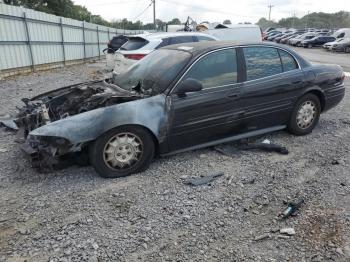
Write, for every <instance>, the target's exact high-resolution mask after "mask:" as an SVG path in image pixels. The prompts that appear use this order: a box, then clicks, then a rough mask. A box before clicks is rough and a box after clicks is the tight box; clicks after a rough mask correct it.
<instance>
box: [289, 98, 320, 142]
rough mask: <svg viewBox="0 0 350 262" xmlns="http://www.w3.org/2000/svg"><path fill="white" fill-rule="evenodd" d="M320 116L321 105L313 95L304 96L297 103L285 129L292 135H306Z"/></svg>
mask: <svg viewBox="0 0 350 262" xmlns="http://www.w3.org/2000/svg"><path fill="white" fill-rule="evenodd" d="M320 114H321V103H320V100H319V99H318V97H317V96H316V95H314V94H306V95H304V96H303V97H301V98H300V99H299V100H298V101H297V103H296V105H295V107H294V109H293V112H292V115H291V118H290V120H289V124H288V127H287V129H288V131H289V132H290V133H292V134H294V135H298V136H302V135H307V134H309V133H311V132H312V130H313V129H314V127H315V126H316V125H317V123H318V120H319V118H320Z"/></svg>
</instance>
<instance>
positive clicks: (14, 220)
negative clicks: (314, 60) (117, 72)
mask: <svg viewBox="0 0 350 262" xmlns="http://www.w3.org/2000/svg"><path fill="white" fill-rule="evenodd" d="M95 70H96V67H94V66H93V65H89V66H88V67H86V66H83V65H81V66H74V67H69V68H66V69H58V70H54V71H52V72H42V73H36V74H32V75H28V76H19V77H15V78H11V79H8V80H4V81H1V82H0V86H1V88H0V114H3V115H5V114H7V113H14V112H15V111H16V109H15V106H18V105H20V104H21V102H20V98H21V97H28V96H29V97H30V96H33V95H35V94H38V93H41V92H43V91H46V90H50V89H54V88H57V87H60V86H63V85H67V84H73V83H78V82H80V81H82V80H86V79H92V78H96V77H99V76H100V75H98V74H96V73H94V71H95ZM346 84H347V86H348V87H349V86H350V81H349V79H347V82H346ZM349 90H350V89H349V88H348V89H347V97H346V98H345V100H344V101H343V102H342V103H341V104H340V105H339V106H338V107H336V108H335V109H333V110H331V111H329V112H327V113H325V114H323V115H322V116H321V120H320V123H319V125H318V126H317V128H316V129H315V130H314V132H313V133H312V134H310V135H308V136H304V137H295V136H292V135H289V134H288V133H286V132H277V133H274V134H271V135H267V136H264V137H259V138H256V140H257V141H261V140H262V139H265V138H268V139H270V140H271V141H272V142H274V143H277V144H280V145H283V146H286V147H287V148H288V150H289V151H290V153H289V154H288V155H279V154H277V153H266V152H261V151H241V152H239V153H236V154H234V155H233V156H232V157H229V156H224V155H222V154H220V153H218V152H216V151H214V150H213V149H204V150H198V151H194V152H188V153H184V154H179V155H176V156H172V157H167V158H161V159H157V160H156V161H155V162H154V163H153V164H152V165H151V167H150V169H149V170H147V171H146V172H144V173H142V174H137V175H133V176H130V177H127V178H121V179H114V180H106V179H102V178H100V177H99V176H98V175H97V174H96V173H95V172H94V170H93V169H92V168H91V167H83V168H82V167H70V168H68V169H65V170H61V171H56V172H53V173H48V174H41V173H38V172H36V171H35V170H33V169H31V168H30V166H29V162H28V161H27V160H26V159H25V158H24V155H23V154H22V153H21V152H20V150H19V147H18V144H17V143H16V142H15V138H16V136H15V134H14V133H11V132H7V131H5V129H4V128H1V129H0V163H1V166H0V192H1V195H0V261H35V262H36V261H350V205H349V203H350V177H349V167H350V157H349V152H350V132H349V128H350V115H349V111H350V100H349V95H350V94H349V93H350V91H349ZM218 171H223V172H224V174H225V176H224V177H220V178H218V179H217V180H215V181H214V182H212V183H211V185H204V186H198V187H191V186H189V185H185V184H184V183H183V180H184V179H186V178H188V177H191V176H200V175H209V174H212V173H216V172H218ZM300 198H303V199H304V200H305V203H304V204H303V205H302V206H301V208H300V210H299V212H298V214H297V216H294V217H290V218H288V219H286V220H280V219H278V217H277V215H278V214H279V213H280V212H281V211H282V210H284V209H285V208H286V204H287V203H289V202H291V201H295V200H296V199H300ZM283 228H293V229H294V230H295V235H291V236H288V235H282V234H280V233H279V230H280V229H283Z"/></svg>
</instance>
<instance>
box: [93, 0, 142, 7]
mask: <svg viewBox="0 0 350 262" xmlns="http://www.w3.org/2000/svg"><path fill="white" fill-rule="evenodd" d="M133 2H140V0H128V1H123V0H122V1H114V2H108V3H98V4H92V5H91V6H104V5H119V4H127V3H133Z"/></svg>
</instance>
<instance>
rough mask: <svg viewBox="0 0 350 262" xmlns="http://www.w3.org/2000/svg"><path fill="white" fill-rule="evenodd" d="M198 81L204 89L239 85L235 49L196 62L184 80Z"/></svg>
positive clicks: (210, 55) (215, 53)
mask: <svg viewBox="0 0 350 262" xmlns="http://www.w3.org/2000/svg"><path fill="white" fill-rule="evenodd" d="M187 78H192V79H196V80H198V81H199V82H200V83H201V84H202V85H203V89H206V88H211V87H218V86H223V85H230V84H234V83H237V58H236V50H235V49H226V50H221V51H217V52H214V53H211V54H208V55H206V56H205V57H203V58H201V59H200V60H199V61H198V62H196V63H195V64H194V65H193V66H192V68H191V69H190V70H189V71H188V72H187V74H186V75H185V77H184V78H183V80H185V79H187Z"/></svg>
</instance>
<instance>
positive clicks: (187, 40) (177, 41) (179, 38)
mask: <svg viewBox="0 0 350 262" xmlns="http://www.w3.org/2000/svg"><path fill="white" fill-rule="evenodd" d="M190 42H195V39H194V37H192V36H190V35H186V36H175V37H171V38H170V44H171V45H176V44H182V43H190Z"/></svg>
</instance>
